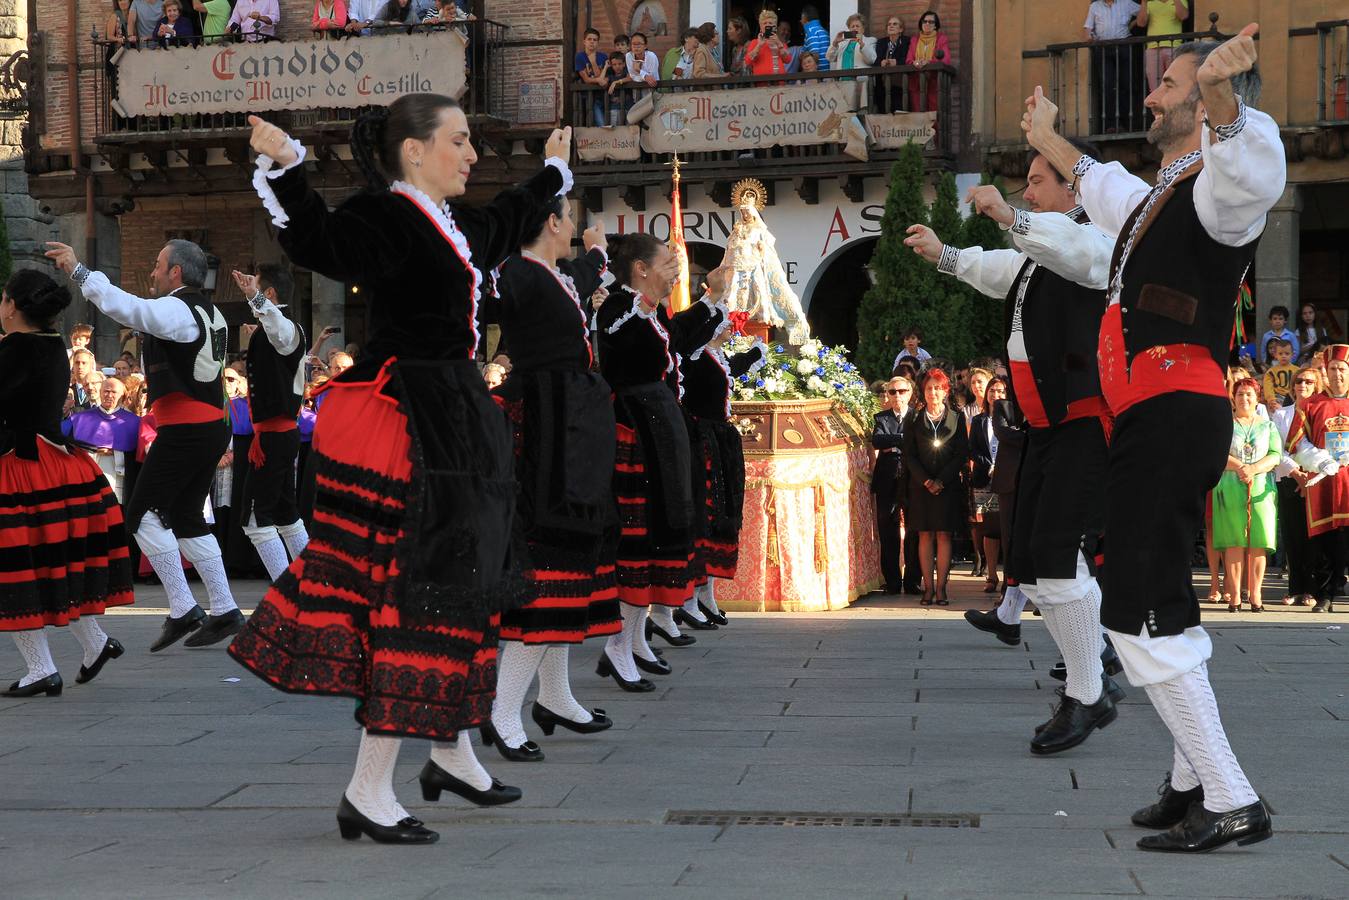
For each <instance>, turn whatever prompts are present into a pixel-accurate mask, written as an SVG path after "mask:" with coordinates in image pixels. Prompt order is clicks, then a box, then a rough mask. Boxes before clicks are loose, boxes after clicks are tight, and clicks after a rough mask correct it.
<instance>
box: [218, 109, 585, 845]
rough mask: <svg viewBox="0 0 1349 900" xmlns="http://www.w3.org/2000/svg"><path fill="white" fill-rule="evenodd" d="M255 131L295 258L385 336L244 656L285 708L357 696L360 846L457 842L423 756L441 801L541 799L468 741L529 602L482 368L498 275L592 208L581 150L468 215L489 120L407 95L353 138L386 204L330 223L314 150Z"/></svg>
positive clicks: (500, 441) (501, 421) (368, 117)
mask: <svg viewBox="0 0 1349 900" xmlns="http://www.w3.org/2000/svg"><path fill="white" fill-rule="evenodd" d="M249 122H250V124H251V125H252V126H253V134H252V137H251V143H252V146H253V149H254V150H256V151H257V152H258V153H259V157H258V171H257V173H256V174H255V175H254V177H253V184H254V187H256V188H257V190H258V194H259V196H260V197H261V198H262V200H263V203H264V204H265V205H266V207H267V209H268V211H269V212H271V213H272V216H273V218H272V221H273V224H275V225H277V226H278V227H279V228H281V229H282V230H281V233H280V242H281V246H282V249H284V250H285V251H286V254H287V255H288V256H289V257H290V259H291V260H292V261H293V262H294V263H295V264H296V265H299V266H302V267H304V268H307V269H311V270H313V271H315V272H319V273H321V274H323V275H324V276H326V277H328V278H332V279H334V280H337V281H345V282H355V283H358V284H360V285H361V287H362V289H363V290H364V293H365V295H366V296H368V297H369V298H370V300H369V304H370V325H371V328H370V335H371V336H370V340H369V342H368V351H369V352H368V353H367V354H366V355H365V357H364V358H363V359H362V361H361V362H360V363H359V364H357V365H356V366H354V367H353V368H351V369H348V370H347V371H346V372H344V373H343V374H342V375H341V376H340V377H338V378H336V379H334V380H332V381H330V382H328V384H327V385H326V387H325V388H324V390H325V391H326V392H327V393H328V394H329V396H328V398H327V400H326V401H325V402H324V409H325V410H326V412H324V414H323V416H322V417H321V418H320V420H319V424H318V427H317V428H316V430H315V432H314V438H313V449H312V450H311V453H312V454H313V455H314V457H315V461H316V472H317V477H316V484H317V494H316V500H315V504H314V524H313V534H312V538H311V541H310V543H309V546H308V547H307V548H306V549H305V551H304V552H303V553H302V554H301V555H300V558H299V559H297V560H295V562H293V563H292V564H291V566H290V568H289V569H288V570H287V571H286V572H285V573H284V574H282V576H281V577H280V578H279V579H277V581H276V584H275V585H273V587H272V589H271V590H270V591H268V593H267V596H266V597H265V598H264V600H263V602H262V604H261V605H260V606H259V607H258V610H257V612H255V613H254V614H253V616H252V617H251V619H250V620H249V623H248V626H247V627H246V628H245V630H244V631H243V632H242V633H240V635H239V637H238V638H237V639H236V640H235V642H234V644H233V645H232V646H231V647H230V653H231V655H233V656H234V657H235V659H237V660H238V661H239V662H240V663H242V664H243V665H244V666H246V667H247V668H248V669H250V670H251V671H253V672H254V673H255V674H257V675H258V676H260V677H261V678H263V679H264V680H266V681H268V682H269V683H271V684H273V685H275V686H276V687H279V688H281V689H282V690H286V691H293V692H296V693H301V692H313V693H316V694H341V695H346V696H351V697H355V698H356V699H357V700H358V701H359V705H358V706H357V708H356V720H357V721H358V722H360V724H361V725H362V726H363V727H364V729H365V733H364V734H363V735H362V738H361V748H360V752H359V754H358V755H357V758H356V771H355V774H354V775H353V776H352V779H351V783H350V784H349V785H348V786H347V789H346V792H345V794H344V795H343V797H342V801H341V805H340V806H339V808H338V813H337V820H338V825H339V827H340V829H341V832H342V836H343V837H344V838H348V839H354V838H357V837H359V836H360V835H361V834H366V835H369V836H370V837H371V838H374V839H375V840H376V841H381V842H387V843H428V842H431V841H434V840H436V838H437V834H436V833H435V832H434V831H431V830H429V829H427V828H426V827H425V826H424V825H423V824H422V823H421V822H420V821H418V820H417V819H415V818H413V817H412V816H410V815H408V813H407V811H406V810H405V809H403V807H402V806H400V805H399V803H398V799H397V797H396V796H395V795H394V790H393V769H394V763H395V761H396V759H397V756H398V747H399V744H400V743H401V740H400V739H401V738H403V737H419V738H427V739H430V740H433V741H435V742H436V743H435V745H434V748H433V749H432V751H431V758H430V760H428V761H427V763H426V766H425V768H423V770H422V774H421V786H422V794H423V796H424V797H425V798H426V799H427V800H436V799H439V797H440V795H441V792H442V791H451V792H453V793H456V794H458V795H460V796H461V797H464V798H465V799H468V800H470V801H472V802H474V803H477V804H479V805H491V804H498V803H509V802H511V801H512V800H517V799H519V797H520V791H519V789H518V788H513V787H507V786H504V785H502V784H501V783H500V782H499V781H497V780H495V779H493V778H492V777H491V776H490V775H488V773H487V772H486V770H484V769H483V767H482V766H481V765H480V764H479V762H478V760H477V758H476V757H475V756H474V753H473V746H472V743H471V742H470V740H469V736H468V734H467V733H462V734H461V732H466V730H467V729H472V728H477V727H478V726H480V725H481V724H482V723H483V722H485V721H487V719H488V716H489V715H490V713H491V707H492V697H493V693H494V689H495V684H496V657H497V634H498V628H499V625H500V621H501V611H502V609H503V608H505V607H506V606H509V605H510V604H512V603H513V602H515V601H517V600H522V599H523V596H524V592H523V586H524V584H523V580H522V579H520V578H518V577H517V578H512V577H511V576H510V573H511V568H512V567H511V565H510V560H509V559H508V557H509V554H508V551H507V546H508V543H509V540H508V538H509V535H510V532H511V523H512V517H513V515H514V506H515V472H514V466H513V464H512V458H511V442H510V434H509V432H508V429H507V427H506V421H505V418H504V417H503V416H502V414H501V411H500V410H499V409H498V408H497V407H496V405H495V404H494V403H493V402H492V400H491V398H489V397H488V395H487V390H486V387H485V386H484V384H483V380H482V376H481V375H479V374H478V371H477V367H476V366H475V364H474V362H473V354H474V350H475V349H476V347H477V344H478V333H477V330H476V326H475V321H476V318H477V306H478V300H479V296H480V287H481V283H482V272H484V271H487V270H489V269H491V268H493V267H495V266H496V265H498V264H500V263H501V262H502V260H504V259H505V258H506V255H507V254H508V253H510V252H511V251H513V250H514V249H515V248H516V247H518V246H519V245H520V243H521V241H522V239H523V237H524V230H525V228H526V227H527V225H528V224H529V223H531V222H535V223H536V222H537V221H538V218H539V211H540V209H542V208H543V206H544V205H545V204H546V203H548V202H549V201H550V200H551V199H552V198H553V197H554V196H556V195H557V194H559V193H564V192H565V191H566V190H567V189H568V188H569V187H570V185H571V173H570V171H569V169H568V168H567V163H566V159H567V157H568V154H569V153H570V150H571V131H570V129H566V130H565V131H554V132H553V133H552V135H551V136H550V137H549V138H548V141H547V145H546V149H545V155H546V156H547V163H548V164H547V165H546V166H544V168H543V170H542V171H541V172H539V173H538V174H537V175H535V176H534V177H533V178H531V179H529V180H528V181H526V182H525V183H524V184H523V185H521V186H520V187H519V188H515V189H512V190H508V191H506V192H504V193H502V194H501V195H500V196H498V197H497V198H496V199H495V200H494V201H492V203H490V204H488V205H487V206H484V207H481V208H473V207H467V206H453V207H452V206H450V204H449V203H448V202H447V199H448V198H453V197H459V196H462V195H463V193H464V190H465V183H466V182H467V180H468V175H469V169H470V168H471V167H472V165H473V164H474V162H476V161H477V158H478V157H477V153H475V152H474V150H473V146H472V144H471V143H470V140H469V130H468V120H467V119H466V118H465V116H464V113H463V111H462V110H461V109H459V105H458V104H457V103H455V101H454V100H452V99H450V98H449V97H445V96H441V95H438V94H408V95H405V96H402V97H400V98H398V99H397V100H395V101H394V102H393V104H391V105H390V106H389V107H388V108H387V109H383V108H381V109H378V110H375V111H373V112H369V113H366V114H364V115H362V116H361V118H360V119H358V120H357V122H356V124H355V125H354V126H353V128H352V139H351V146H352V153H353V155H354V156H355V157H356V160H357V162H358V163H359V164H360V166H361V169H362V170H363V171H364V172H365V174H366V175H367V176H368V177H369V179H370V182H371V190H370V191H366V192H362V193H360V194H358V195H356V196H354V197H352V198H350V199H349V200H347V201H346V202H345V203H343V204H342V205H341V206H339V207H338V208H337V209H336V210H334V211H331V212H330V211H329V210H328V208H327V205H326V204H325V203H324V202H323V198H322V197H320V196H319V195H318V194H317V193H315V192H314V191H313V190H311V189H310V187H309V185H308V183H307V182H306V179H305V174H304V169H303V167H302V166H301V165H300V164H301V163H302V162H303V160H304V156H305V151H304V149H303V148H302V147H301V146H300V145H299V143H298V142H296V141H295V140H293V139H292V138H290V137H289V136H288V135H286V134H285V133H284V132H282V131H281V130H280V129H278V128H276V127H275V126H273V125H270V124H268V123H267V122H265V121H263V120H262V119H259V118H258V117H256V116H250V117H249ZM456 738H457V740H456Z"/></svg>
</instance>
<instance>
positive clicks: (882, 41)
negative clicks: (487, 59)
mask: <svg viewBox="0 0 1349 900" xmlns="http://www.w3.org/2000/svg"><path fill="white" fill-rule="evenodd" d="M884 31H885V33H884V35H883V36H882V37H880V38H876V37H872V36H870V35H868V34H867V29H866V20H865V19H864V18H863V17H862V16H860V15H857V14H853V15H851V16H849V17H848V19H847V21H846V28H844V29H843V30H840V31H839V32H838V33H837V34H835V35H834V36H833V37H832V38H831V37H830V35H829V31H828V28H827V27H826V25H825V24H824V23H823V22H822V21H821V20H820V14H819V11H818V9H816V7H814V6H812V5H809V4H807V5H806V6H803V7H802V9H801V16H800V19H799V20H798V21H797V22H792V21H789V20H787V19H783V18H780V17H779V15H778V13H777V12H776V11H774V10H773V9H763V10H762V11H761V12H760V13H759V14H758V19H757V22H756V26H751V25H750V23H749V21H748V20H747V19H745V17H744V16H740V15H734V16H732V17H731V18H730V19H729V20H728V21H727V24H726V34H725V41H724V42H723V40H722V35H721V34H720V33H719V32H718V30H717V26H716V24H715V23H713V22H704V23H703V24H701V25H699V26H697V27H691V28H687V29H685V30H684V31H683V32H681V33H680V35H679V41H678V43H676V44H675V45H674V46H672V47H670V48H669V50H667V51H666V53H665V56H664V58H663V59H660V60H658V59H657V57H656V55H655V53H653V52H652V51H651V50H650V49H649V46H648V45H649V38H648V35H646V34H643V33H641V32H636V33H634V34H632V35H626V34H619V35H615V37H614V39H613V41H612V43H611V45H610V47H609V49H601V44H602V43H603V41H604V37H603V35H602V34H601V33H600V32H599V30H598V29H595V28H588V29H586V31H585V34H584V36H583V38H582V43H581V49H580V50H579V51H578V52H577V54H576V59H575V62H574V65H573V72H574V75H575V79H576V84H577V85H578V86H580V87H583V88H587V90H588V91H589V92H590V93H593V95H594V99H593V101H592V102H591V104H590V105H589V108H590V110H591V114H590V118H591V122H590V123H589V124H593V125H595V126H605V125H621V124H625V123H630V122H632V121H633V120H634V119H636V120H637V121H640V118H639V117H638V114H634V116H633V117H630V116H629V112H630V111H631V110H632V109H633V108H634V107H635V106H637V105H638V104H639V102H640V101H641V100H642V98H644V97H646V96H647V95H648V94H649V93H650V89H651V88H652V87H654V86H655V85H656V84H657V83H658V82H670V81H679V80H683V79H690V78H717V77H722V76H727V75H732V76H735V75H755V76H769V75H792V74H800V73H811V72H823V71H829V70H840V69H867V68H874V67H877V66H879V67H894V66H910V67H915V68H917V69H919V70H921V69H923V68H924V67H926V66H927V65H929V64H932V63H944V64H948V65H949V64H950V63H951V61H952V60H951V51H950V46H949V44H948V42H947V38H946V35H945V34H943V33H942V31H941V19H940V17H939V16H938V15H937V13H936V12H935V11H931V10H929V11H928V12H926V13H923V15H922V16H920V17H919V33H918V35H917V36H915V37H912V38H910V37H909V36H908V35H907V34H906V26H905V22H904V19H903V17H901V16H897V15H894V16H889V17H887V19H886V21H885V28H884ZM842 80H845V81H849V82H851V86H852V87H853V88H854V89H855V90H856V92H857V94H856V99H857V102H858V108H859V109H866V108H872V109H874V110H875V111H884V112H897V111H904V110H933V109H936V108H937V105H938V94H939V90H938V79H937V78H935V77H927V76H925V75H924V74H923V73H922V72H921V71H919V72H915V73H911V74H909V75H907V76H904V77H898V78H896V77H888V76H874V75H872V76H862V77H859V78H857V79H856V80H854V79H851V78H848V79H842ZM873 82H874V84H873ZM796 83H799V82H796ZM578 108H581V109H585V108H587V106H586V104H584V103H581V104H579V105H578ZM639 113H640V110H639Z"/></svg>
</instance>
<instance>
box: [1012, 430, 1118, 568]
mask: <svg viewBox="0 0 1349 900" xmlns="http://www.w3.org/2000/svg"><path fill="white" fill-rule="evenodd" d="M1106 455H1107V450H1106V443H1105V430H1104V429H1103V428H1102V426H1101V420H1100V419H1096V418H1091V419H1077V420H1075V421H1072V422H1065V423H1064V424H1062V425H1055V426H1054V427H1052V428H1036V429H1033V430H1032V431H1031V432H1030V433H1029V434H1028V435H1027V436H1026V450H1025V455H1024V457H1023V458H1022V460H1021V469H1020V471H1019V472H1018V473H1017V493H1016V514H1015V515H1014V516H1013V517H1012V541H1011V546H1010V547H1009V548H1008V550H1007V551H1005V552H1004V554H1003V558H1004V559H1005V560H1007V563H1006V577H1007V578H1008V579H1009V580H1012V581H1015V582H1016V583H1017V584H1035V581H1036V579H1037V578H1064V579H1071V578H1075V577H1076V576H1077V557H1078V553H1079V551H1080V552H1081V553H1083V554H1085V555H1086V557H1087V559H1088V561H1090V560H1091V559H1092V558H1093V557H1094V556H1095V555H1096V544H1097V542H1098V538H1099V537H1100V534H1101V528H1102V525H1103V524H1104V521H1105V520H1104V507H1105V490H1104V486H1105V475H1106Z"/></svg>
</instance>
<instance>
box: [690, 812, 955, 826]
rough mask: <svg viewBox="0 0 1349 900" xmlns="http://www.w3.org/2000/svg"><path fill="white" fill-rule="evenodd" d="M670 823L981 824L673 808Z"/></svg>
mask: <svg viewBox="0 0 1349 900" xmlns="http://www.w3.org/2000/svg"><path fill="white" fill-rule="evenodd" d="M665 824H666V825H716V826H718V827H725V826H727V825H776V826H780V827H787V828H801V827H806V828H978V827H979V817H978V816H973V815H968V814H966V813H960V814H933V815H876V814H868V813H799V812H713V811H694V810H670V811H669V812H668V813H666V814H665Z"/></svg>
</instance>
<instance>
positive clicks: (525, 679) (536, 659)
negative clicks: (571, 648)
mask: <svg viewBox="0 0 1349 900" xmlns="http://www.w3.org/2000/svg"><path fill="white" fill-rule="evenodd" d="M547 649H548V645H547V644H526V643H524V642H523V641H503V642H502V647H501V654H500V655H499V656H498V657H497V694H496V699H494V700H493V701H492V727H493V728H495V729H496V732H497V734H498V735H500V737H501V739H502V740H503V741H505V742H506V745H507V746H509V747H512V748H517V747H519V746H520V745H521V744H523V743H524V742H525V741H527V740H529V736H528V735H526V734H525V724H524V722H522V721H521V720H520V704H522V703H524V702H525V693H526V692H527V691H528V690H529V686H530V685H531V684H532V683H533V682H534V673H535V672H536V671H538V668H539V663H540V662H542V661H543V653H544V651H545V650H547ZM461 740H462V738H461Z"/></svg>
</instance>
